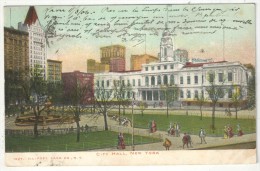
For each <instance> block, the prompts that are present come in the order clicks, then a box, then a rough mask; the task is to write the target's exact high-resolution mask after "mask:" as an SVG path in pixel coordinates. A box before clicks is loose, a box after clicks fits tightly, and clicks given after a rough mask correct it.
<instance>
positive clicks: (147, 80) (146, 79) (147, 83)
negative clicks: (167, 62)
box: [145, 76, 149, 86]
mask: <svg viewBox="0 0 260 171" xmlns="http://www.w3.org/2000/svg"><path fill="white" fill-rule="evenodd" d="M145 85H146V86H148V85H149V78H148V76H146V77H145Z"/></svg>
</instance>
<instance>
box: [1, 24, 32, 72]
mask: <svg viewBox="0 0 260 171" xmlns="http://www.w3.org/2000/svg"><path fill="white" fill-rule="evenodd" d="M4 67H5V71H7V70H12V71H18V72H19V71H26V70H27V71H28V68H29V34H28V33H27V32H24V31H20V30H16V29H14V28H7V27H4Z"/></svg>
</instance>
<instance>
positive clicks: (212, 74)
mask: <svg viewBox="0 0 260 171" xmlns="http://www.w3.org/2000/svg"><path fill="white" fill-rule="evenodd" d="M214 79H215V75H214V73H210V74H209V82H210V83H213V81H214Z"/></svg>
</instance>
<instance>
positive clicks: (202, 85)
mask: <svg viewBox="0 0 260 171" xmlns="http://www.w3.org/2000/svg"><path fill="white" fill-rule="evenodd" d="M186 53H187V51H186V52H185V50H184V51H180V50H177V51H176V50H175V51H174V50H173V42H172V38H171V36H170V33H169V31H168V29H167V27H166V29H165V30H164V32H163V35H162V38H161V43H160V53H159V54H158V58H159V62H154V63H149V64H143V65H142V68H141V70H130V71H122V72H108V73H96V74H95V75H94V79H95V86H96V88H97V86H102V87H104V88H105V89H113V87H114V84H115V83H116V82H118V81H120V82H121V83H124V84H125V85H130V86H131V92H129V93H126V95H125V96H126V98H130V99H131V98H132V97H133V95H134V97H135V100H137V101H146V102H147V103H148V104H149V105H153V106H155V105H158V104H163V105H165V97H164V96H163V95H162V91H161V90H162V87H163V86H165V85H168V86H177V87H178V88H179V98H178V100H177V101H175V102H174V103H173V104H171V105H172V106H182V105H195V102H196V100H195V99H196V98H197V97H198V96H200V95H203V96H204V97H205V98H206V99H207V101H208V102H207V103H208V104H207V105H209V106H210V105H211V103H210V98H209V95H208V93H207V91H206V88H207V87H209V86H210V85H211V84H210V82H209V79H208V77H209V75H210V74H213V75H214V76H215V77H214V84H215V85H219V86H222V87H223V89H225V93H224V95H223V96H222V97H219V101H218V104H217V105H218V107H232V106H231V102H232V101H231V98H232V94H233V93H234V92H235V88H234V87H239V89H240V90H243V91H241V93H242V99H241V100H246V98H247V86H248V81H249V77H250V76H251V72H250V71H249V70H248V69H247V68H246V67H245V66H244V65H242V64H241V63H240V62H228V61H218V62H213V61H212V62H205V63H192V62H188V57H187V54H186Z"/></svg>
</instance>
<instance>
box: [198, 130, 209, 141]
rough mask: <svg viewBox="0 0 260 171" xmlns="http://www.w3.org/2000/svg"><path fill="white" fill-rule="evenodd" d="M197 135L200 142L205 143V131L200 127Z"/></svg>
mask: <svg viewBox="0 0 260 171" xmlns="http://www.w3.org/2000/svg"><path fill="white" fill-rule="evenodd" d="M199 137H200V140H201V144H202V143H203V142H204V143H205V144H207V142H206V140H205V137H206V131H205V130H204V129H202V128H200V132H199Z"/></svg>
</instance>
